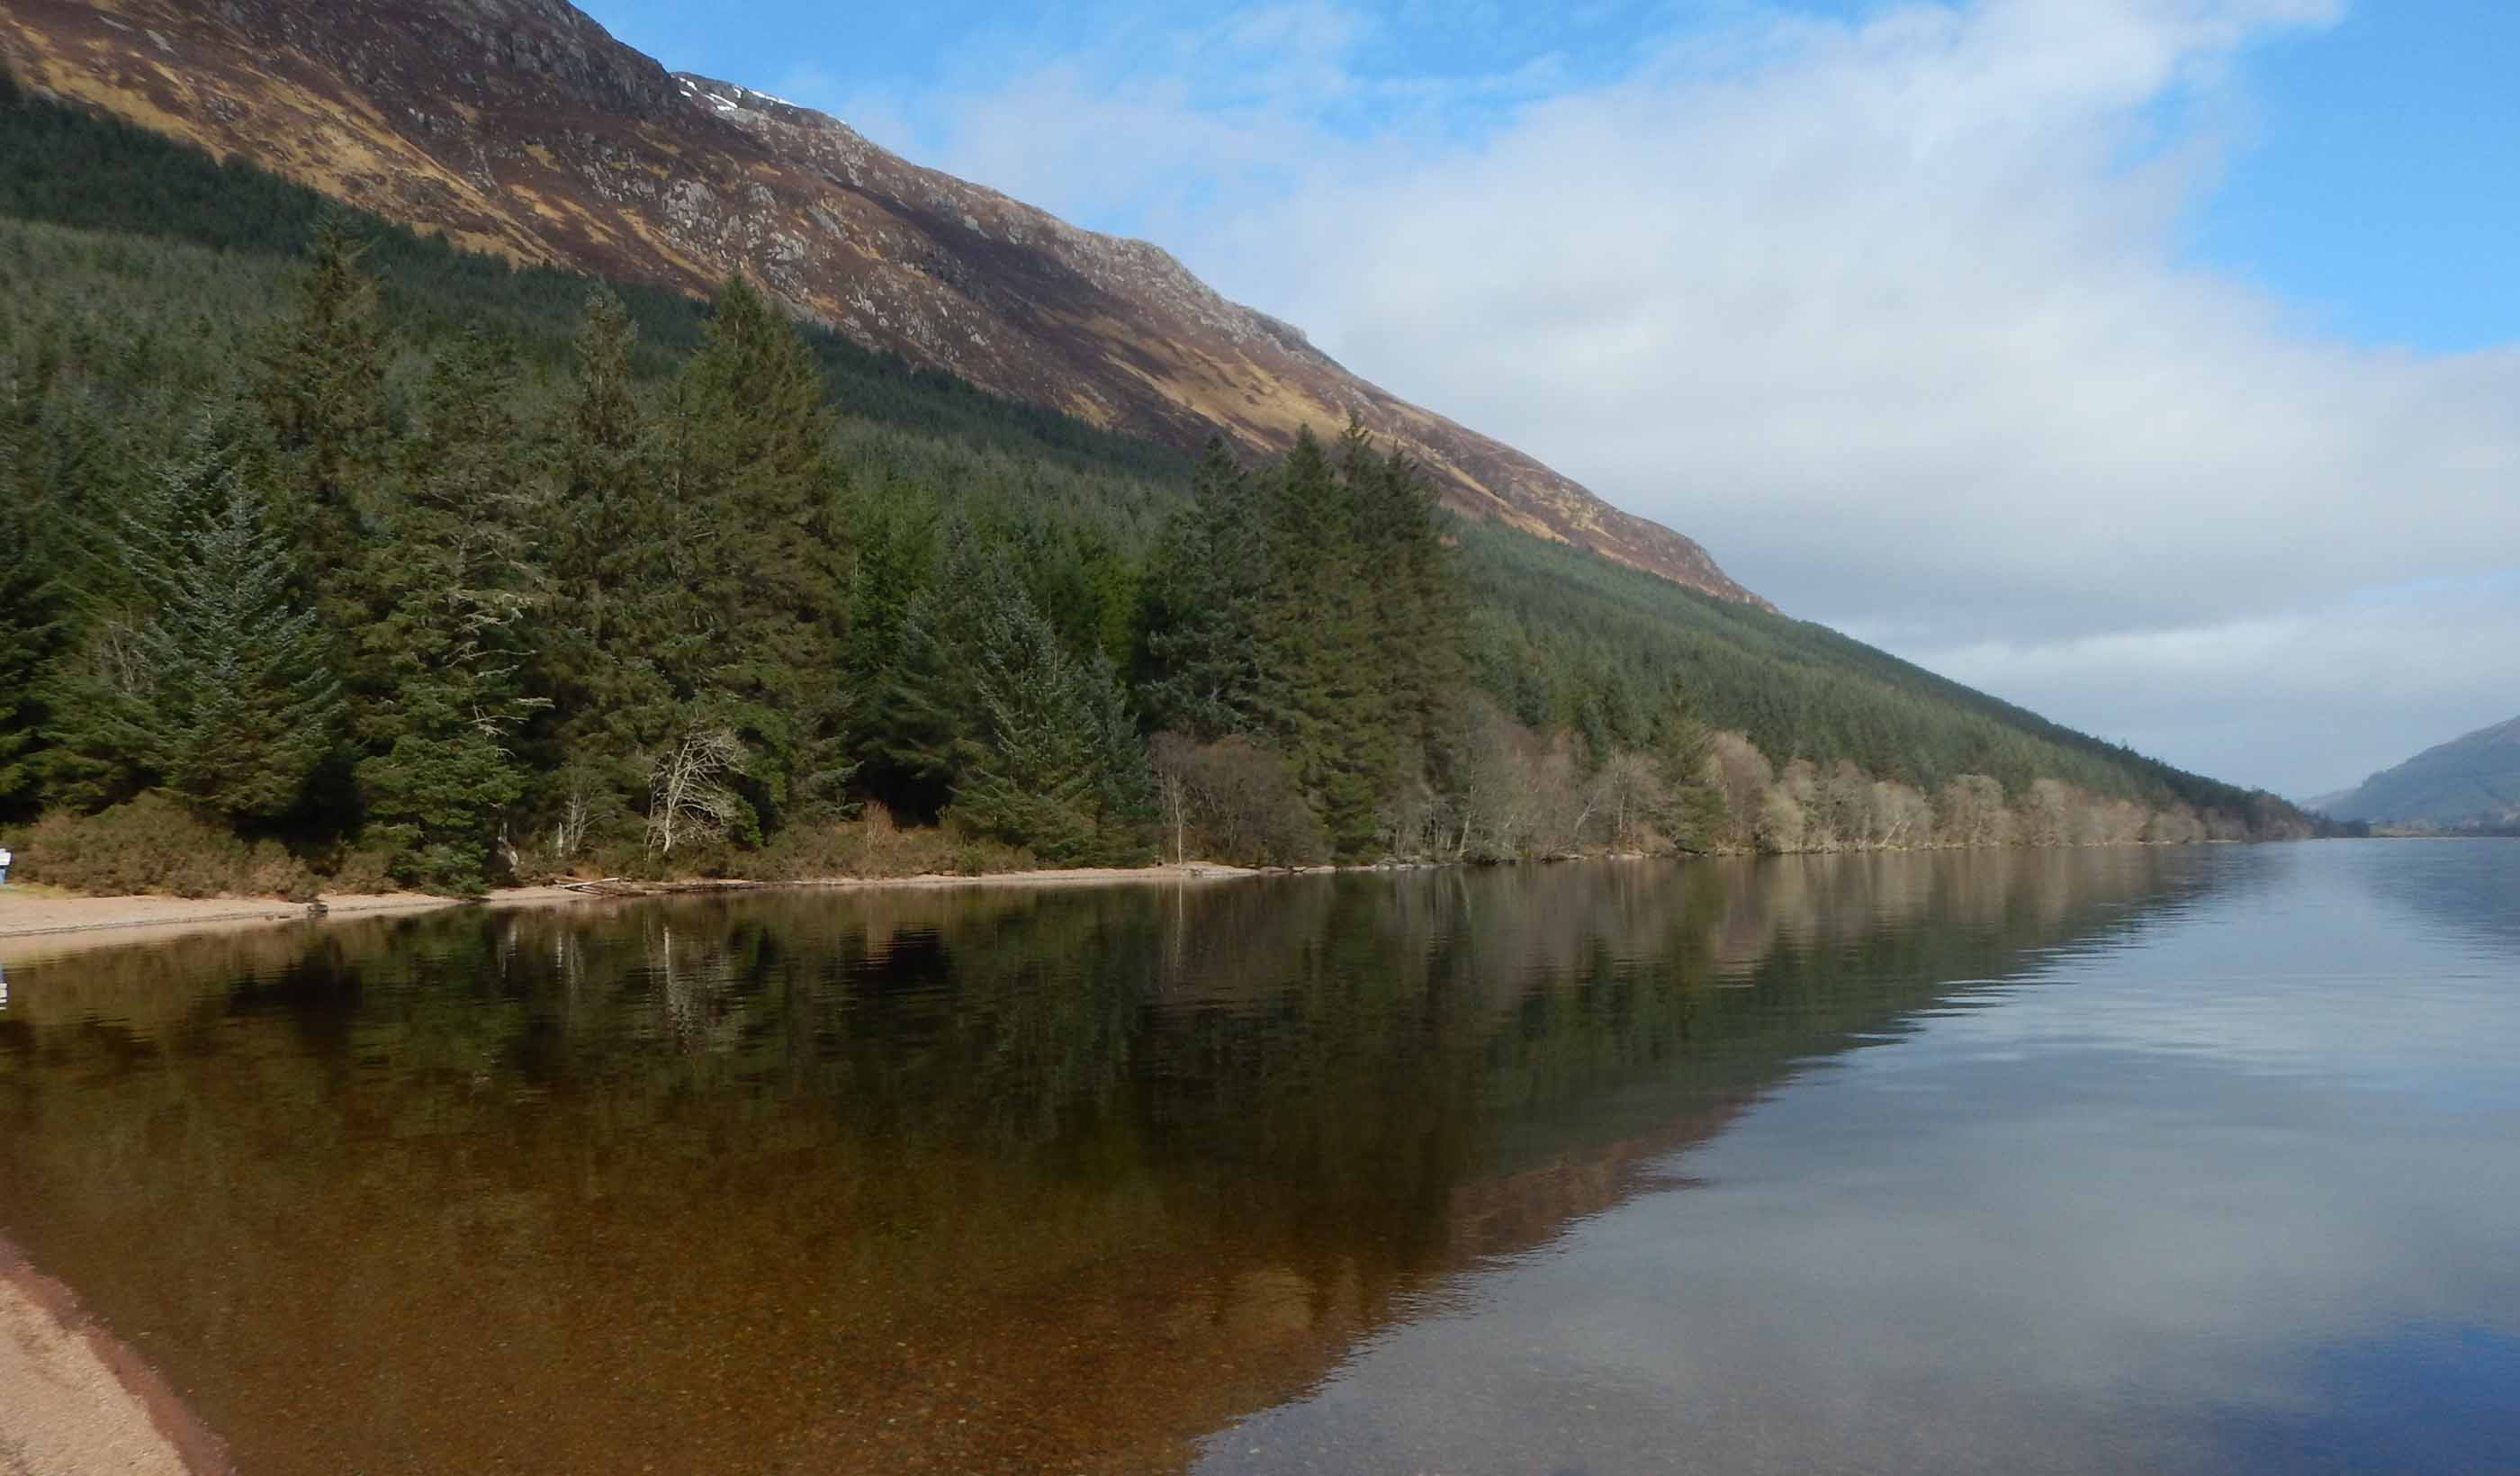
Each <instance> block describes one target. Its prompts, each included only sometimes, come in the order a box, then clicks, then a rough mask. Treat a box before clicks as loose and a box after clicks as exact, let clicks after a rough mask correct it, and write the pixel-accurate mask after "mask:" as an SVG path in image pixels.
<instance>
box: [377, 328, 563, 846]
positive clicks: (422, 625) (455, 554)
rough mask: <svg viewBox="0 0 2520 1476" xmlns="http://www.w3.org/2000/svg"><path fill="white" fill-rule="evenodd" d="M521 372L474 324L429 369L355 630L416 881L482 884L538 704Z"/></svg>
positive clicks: (384, 793) (386, 801)
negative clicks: (522, 731)
mask: <svg viewBox="0 0 2520 1476" xmlns="http://www.w3.org/2000/svg"><path fill="white" fill-rule="evenodd" d="M516 378H517V377H516V367H515V363H514V360H513V358H512V356H511V355H510V354H509V352H508V351H507V349H506V348H505V347H504V346H502V345H496V344H493V343H491V342H490V341H489V340H488V339H487V338H485V337H483V336H482V335H479V334H478V333H472V334H468V335H465V336H464V337H463V338H462V339H460V340H458V341H457V342H456V343H455V344H454V345H452V346H451V347H450V348H449V349H448V350H447V351H446V352H445V353H444V354H442V355H441V356H440V357H439V359H438V361H437V363H436V364H435V365H434V366H432V368H431V370H430V373H429V377H428V380H427V386H426V388H425V390H424V394H423V403H422V408H421V424H420V426H419V431H418V434H417V435H415V436H414V437H413V438H412V440H411V441H410V442H409V443H408V444H407V445H406V447H405V448H404V461H405V464H406V465H405V475H404V486H405V496H404V498H403V500H402V502H401V503H400V505H399V506H398V507H397V508H396V509H395V511H394V515H393V517H392V520H391V521H390V522H389V523H388V524H387V525H386V530H385V532H386V537H385V538H384V539H383V540H382V542H381V543H380V545H379V552H378V554H377V555H376V557H375V558H374V559H373V560H372V561H371V563H370V572H369V575H368V580H367V586H368V588H369V589H370V590H371V591H372V598H373V599H374V600H375V601H376V603H377V604H378V605H379V606H380V607H381V610H382V613H381V614H380V616H379V618H377V619H376V620H375V621H373V622H371V623H370V624H369V625H368V626H367V627H366V628H364V629H363V630H362V631H361V632H360V633H359V642H358V645H359V649H360V652H361V654H362V656H363V658H364V659H363V661H362V670H363V672H367V673H371V674H373V676H374V679H375V680H376V681H377V684H378V685H377V686H376V688H375V689H374V690H373V691H371V692H368V693H363V696H364V697H365V699H366V700H364V701H363V702H362V704H361V708H360V711H359V712H358V713H357V726H358V729H359V737H360V738H361V739H362V740H363V742H364V744H365V746H366V747H367V749H368V757H366V758H365V759H363V760H362V761H361V762H360V764H359V766H358V783H359V789H360V793H361V795H362V797H363V798H364V799H365V801H366V804H367V807H368V814H369V817H370V821H371V828H372V829H373V831H374V832H375V833H377V834H379V835H382V836H385V837H388V838H390V839H392V840H393V841H394V842H395V843H396V845H397V848H398V856H397V860H396V866H397V868H398V869H399V870H400V872H402V874H403V875H404V876H405V877H406V878H407V879H409V880H412V881H416V882H420V883H422V884H425V885H430V886H439V887H446V888H451V889H456V890H471V889H475V888H478V887H479V886H481V885H483V884H484V882H485V880H486V878H487V876H488V874H489V872H490V869H491V857H492V851H493V847H494V845H495V843H496V840H497V837H498V834H499V828H500V823H501V821H502V820H503V819H504V818H505V814H506V811H507V809H508V807H509V806H511V805H513V804H514V803H515V802H516V801H517V798H518V796H520V795H521V794H522V793H523V792H524V783H525V776H524V770H523V767H522V765H521V764H520V763H519V762H518V761H517V755H516V753H515V751H514V747H513V744H514V742H515V739H516V736H517V730H518V729H519V727H520V726H521V725H522V724H523V723H524V721H525V720H526V718H527V717H528V716H529V715H530V713H531V712H532V711H533V710H534V709H535V708H537V707H538V706H540V705H542V702H541V699H539V698H537V697H535V696H533V695H532V694H530V693H528V691H527V687H526V680H525V669H526V665H527V662H528V660H529V658H530V651H529V649H528V647H527V642H526V629H525V623H524V621H525V614H526V612H527V610H528V609H529V608H530V607H531V606H532V605H533V604H535V603H536V601H537V598H538V592H537V591H536V590H535V589H534V588H533V585H532V577H531V570H532V568H533V563H534V560H533V559H532V548H531V545H532V540H533V538H534V536H535V535H534V530H533V528H532V526H531V522H530V512H531V500H530V498H531V491H530V487H529V485H528V484H527V483H526V481H525V480H524V478H523V477H522V476H521V475H520V474H519V473H518V472H517V470H516V469H515V468H514V466H513V460H512V459H513V454H514V447H515V444H516V442H517V439H518V427H517V424H516V419H515V411H514V408H513V407H514V404H515V399H516V392H517V385H516Z"/></svg>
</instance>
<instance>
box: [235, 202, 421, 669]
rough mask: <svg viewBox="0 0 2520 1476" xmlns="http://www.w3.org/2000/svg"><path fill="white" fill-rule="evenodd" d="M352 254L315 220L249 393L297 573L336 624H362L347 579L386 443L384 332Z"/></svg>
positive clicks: (351, 243)
mask: <svg viewBox="0 0 2520 1476" xmlns="http://www.w3.org/2000/svg"><path fill="white" fill-rule="evenodd" d="M364 255H365V247H364V246H361V245H360V244H359V243H358V242H357V241H355V240H354V239H353V238H352V237H351V236H350V234H349V232H348V230H347V229H346V228H345V227H344V226H343V224H342V223H341V221H340V220H339V219H338V218H327V219H326V220H324V221H323V222H322V223H321V225H320V226H319V227H318V229H317V231H316V235H315V240H314V242H313V244H312V246H311V249H310V251H309V256H308V262H307V268H306V276H305V280H304V283H303V285H302V286H301V287H300V289H299V293H298V300H297V310H296V312H295V313H294V314H293V316H292V317H291V318H290V319H289V320H287V321H286V322H284V323H283V324H282V325H281V326H280V328H279V329H278V330H277V331H276V333H275V334H274V335H273V337H272V339H271V341H270V342H269V343H268V344H267V345H266V346H265V348H264V349H263V354H262V362H261V366H260V370H261V372H260V382H259V387H258V393H257V399H258V403H259V405H260V408H261V411H262V415H263V419H264V420H265V421H266V422H268V423H269V425H270V427H271V431H272V435H273V443H274V450H275V452H276V454H277V457H278V468H277V487H278V491H279V494H280V497H281V500H282V501H283V503H284V504H285V506H286V509H287V514H288V518H289V524H290V527H291V531H292V533H293V538H294V541H295V543H296V545H297V549H298V552H299V555H300V557H301V558H302V559H303V565H302V568H301V573H302V575H303V576H304V577H305V579H307V580H308V581H309V582H310V586H311V588H312V591H313V593H314V594H315V596H316V597H317V605H318V608H319V609H320V610H321V611H322V613H323V615H324V618H325V621H326V623H327V624H329V625H331V626H333V627H334V628H336V629H347V628H349V627H351V626H353V625H355V624H357V623H359V621H360V620H361V619H362V618H363V617H364V610H363V609H362V606H361V600H360V591H359V589H358V584H357V581H358V579H359V576H360V574H361V572H362V570H363V569H364V566H365V560H364V559H363V558H362V557H361V556H362V554H363V553H364V549H365V540H366V535H367V530H368V527H369V525H370V523H371V522H372V521H373V519H374V517H375V514H376V511H377V509H376V504H377V502H378V500H379V499H378V492H379V488H378V486H377V483H378V481H379V479H380V478H381V476H382V472H383V470H384V464H385V456H386V450H387V446H388V433H387V425H386V423H385V359H386V351H385V338H384V327H383V323H382V319H381V317H380V315H379V312H378V307H377V285H376V280H375V279H374V278H373V277H371V276H370V275H369V274H368V271H367V268H366V266H365V264H364V263H363V261H362V257H363V256H364Z"/></svg>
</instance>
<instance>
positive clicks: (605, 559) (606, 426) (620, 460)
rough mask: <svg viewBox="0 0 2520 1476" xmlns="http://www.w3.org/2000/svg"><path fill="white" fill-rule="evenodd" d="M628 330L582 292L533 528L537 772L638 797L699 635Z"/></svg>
mask: <svg viewBox="0 0 2520 1476" xmlns="http://www.w3.org/2000/svg"><path fill="white" fill-rule="evenodd" d="M637 344H638V330H637V328H636V326H635V325H634V324H633V323H632V322H631V320H630V315H629V313H628V311H627V309H625V308H624V307H623V306H622V304H621V299H620V298H619V297H617V296H615V295H614V294H613V293H612V292H611V291H608V290H607V289H603V288H598V289H596V290H595V291H593V292H591V293H590V294H589V295H588V297H587V301H586V308H585V315H584V318H583V321H582V324H581V327H580V329H579V332H578V335H577V363H576V376H575V380H574V383H573V385H572V391H573V392H572V394H571V396H570V399H569V401H568V403H567V407H566V411H565V415H564V417H563V419H562V422H561V424H560V425H559V427H558V433H557V436H556V440H557V442H558V449H557V454H556V456H555V458H554V465H553V470H552V476H551V485H550V487H549V489H548V491H547V493H546V494H545V506H544V509H543V512H542V514H541V516H540V519H539V520H540V521H541V522H542V524H543V525H544V526H545V527H547V528H548V529H549V530H550V538H551V545H550V547H551V554H550V560H551V567H550V581H551V590H550V594H551V614H550V622H549V627H548V628H549V632H550V634H549V637H548V639H547V640H546V641H545V642H544V643H543V664H544V668H545V670H546V672H547V676H548V681H549V683H550V688H551V694H552V697H553V700H554V702H555V704H556V711H555V713H554V715H553V719H552V721H551V724H550V733H549V736H548V738H547V741H546V743H545V745H544V746H545V749H546V753H545V755H544V757H545V767H546V768H547V769H550V770H553V771H565V772H566V773H567V774H568V775H569V780H568V783H577V782H578V777H579V776H581V775H591V776H593V777H594V778H595V779H596V781H597V782H598V783H602V784H603V785H604V786H605V787H606V788H607V789H608V790H609V791H610V794H611V797H612V798H613V799H614V800H616V801H621V800H630V799H634V798H635V797H636V796H637V795H638V794H639V793H641V792H643V787H644V785H645V784H646V782H647V772H648V767H649V757H650V755H651V753H652V751H653V750H654V749H656V748H657V747H658V746H659V745H661V744H663V743H665V742H666V741H667V740H668V739H669V738H671V737H672V735H673V734H674V732H675V731H676V727H675V725H676V722H677V718H678V714H679V712H680V707H679V705H678V704H680V703H682V702H687V701H688V700H689V699H690V698H691V697H692V695H693V694H694V693H692V691H691V690H689V689H688V688H686V689H685V690H682V691H677V690H676V688H675V686H674V682H673V679H672V676H671V674H674V673H682V674H685V676H686V678H687V680H688V678H689V674H691V673H693V672H694V671H695V670H696V667H697V648H698V644H699V638H700V636H701V634H702V630H703V622H702V620H701V619H700V618H699V616H698V611H697V609H696V608H695V607H694V606H693V604H692V602H691V596H690V593H689V591H688V589H687V588H686V586H685V585H684V584H683V583H682V581H681V580H679V579H678V578H677V577H676V574H675V565H674V558H673V555H674V549H675V543H674V539H675V536H676V522H677V513H676V510H675V509H674V508H673V506H672V505H671V503H670V502H669V501H668V498H667V495H666V489H665V484H664V478H663V472H662V469H661V468H660V467H659V465H658V460H657V456H656V454H655V448H654V444H653V437H652V433H651V428H650V425H649V424H648V420H647V416H646V414H645V412H644V411H643V409H642V407H641V406H640V404H639V401H638V398H637V395H636V393H635V391H634V390H633V387H632V383H631V376H630V365H631V360H632V356H633V354H634V353H635V352H636V349H637Z"/></svg>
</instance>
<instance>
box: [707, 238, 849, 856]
mask: <svg viewBox="0 0 2520 1476" xmlns="http://www.w3.org/2000/svg"><path fill="white" fill-rule="evenodd" d="M831 446H832V412H831V410H830V408H829V406H828V405H827V404H826V403H825V385H824V382H823V378H822V375H821V373H820V372H819V371H818V370H817V369H816V367H815V364H814V359H813V355H812V353H811V352H810V351H809V350H808V349H807V348H806V347H805V344H804V341H803V339H801V338H799V337H798V336H797V334H796V329H795V326H794V325H793V324H791V323H789V322H788V321H787V319H786V318H784V317H782V316H781V315H780V314H779V312H778V310H777V309H776V308H774V307H773V306H772V305H771V304H770V302H769V301H768V300H767V299H766V298H764V297H763V296H762V295H761V294H760V292H759V291H755V290H754V289H753V288H752V286H751V285H750V284H749V283H746V282H745V281H744V280H743V279H742V278H740V277H738V278H735V279H732V280H730V281H729V282H728V283H727V285H726V287H725V289H724V291H721V292H720V294H719V296H718V300H717V305H716V310H715V313H714V315H713V316H712V317H711V319H710V322H709V327H708V335H707V337H706V339H705V340H704V341H703V342H702V344H701V346H700V349H699V351H698V352H697V353H696V354H695V355H693V357H692V359H691V362H690V363H689V364H688V365H686V366H685V368H684V371H683V374H682V376H681V378H680V379H679V380H677V381H676V384H675V395H674V414H673V417H672V444H671V453H670V458H669V462H668V475H669V479H670V480H669V486H670V490H671V494H672V496H673V499H674V501H675V503H676V505H677V507H678V509H679V510H680V513H681V518H680V521H679V524H678V536H677V537H676V538H675V540H674V545H675V550H676V559H677V569H676V572H677V573H678V574H679V575H681V576H682V577H683V579H684V580H685V582H686V585H687V587H688V588H689V589H690V590H691V592H692V595H693V598H694V601H695V603H696V606H697V610H698V611H700V612H701V614H702V616H703V618H705V619H706V620H707V621H708V622H709V625H708V629H707V632H706V642H705V644H704V646H702V647H700V648H699V649H697V650H696V652H695V657H694V659H695V663H696V665H697V667H698V670H697V671H696V672H693V673H691V674H690V675H689V676H688V677H687V678H684V679H682V680H678V681H677V682H676V684H675V685H677V686H678V687H688V688H690V689H693V690H695V691H697V692H699V693H704V694H706V697H707V700H708V701H709V703H710V705H711V706H712V708H713V710H714V711H716V712H717V713H718V714H719V715H720V716H721V717H722V719H723V720H725V721H727V722H730V723H731V724H733V725H734V726H735V728H736V729H737V730H738V731H739V733H740V734H741V736H742V738H743V739H744V741H745V744H746V746H747V747H748V748H749V749H751V750H752V751H753V753H754V754H755V755H756V760H755V762H754V763H753V764H752V765H751V766H750V767H749V768H748V770H747V773H746V780H747V788H746V795H747V798H748V799H750V801H751V802H752V804H753V805H754V807H755V809H756V810H757V811H758V812H760V815H759V818H760V820H761V822H762V824H763V826H764V827H765V828H767V827H774V826H775V825H776V824H777V823H778V821H779V819H780V817H781V815H782V813H783V812H784V811H786V810H787V809H788V808H790V807H792V806H793V805H795V804H796V803H797V802H798V801H800V800H813V799H815V798H817V797H823V798H829V797H833V796H834V795H835V791H836V788H837V785H838V783H840V782H841V781H842V780H844V779H845V778H846V775H847V769H846V766H845V765H844V764H842V763H841V761H840V757H839V745H838V743H837V741H836V738H837V734H838V723H839V719H840V717H841V716H842V714H843V712H844V711H845V706H846V704H845V701H844V696H845V694H844V693H842V692H841V691H840V687H839V683H838V681H837V676H838V653H839V639H840V636H841V634H842V630H841V626H842V623H843V620H844V615H845V611H844V606H843V603H842V587H843V586H842V578H841V568H842V556H843V553H844V550H843V548H842V537H841V534H842V530H841V528H840V525H839V493H840V479H839V476H838V471H837V468H836V467H835V466H834V465H833V463H832V451H831Z"/></svg>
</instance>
